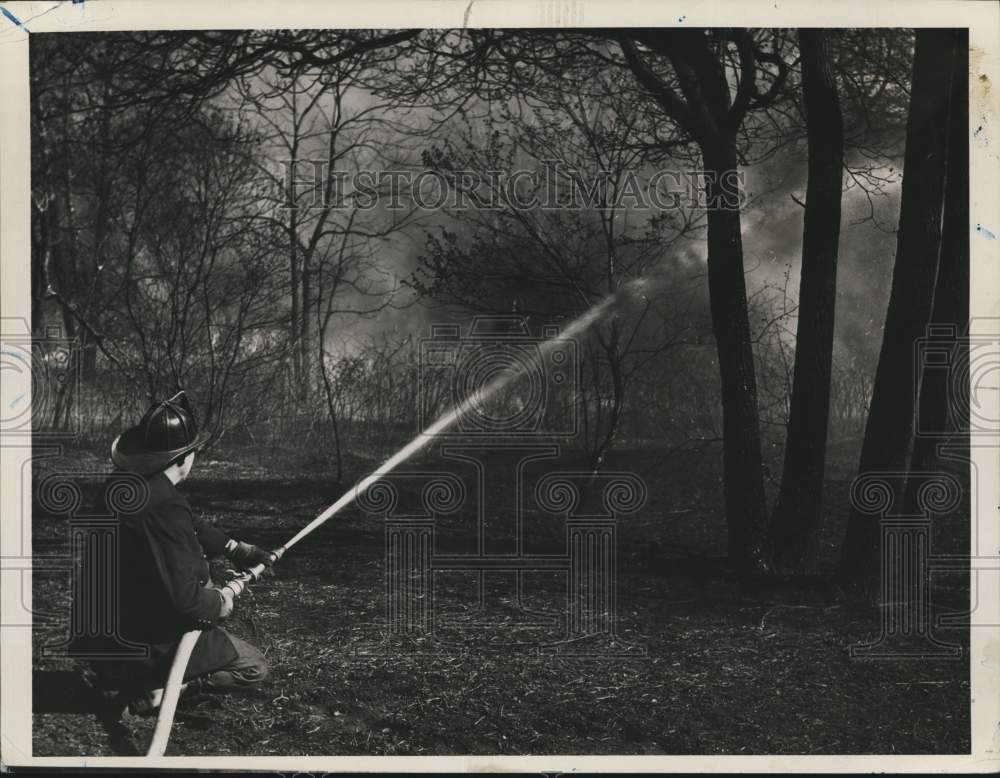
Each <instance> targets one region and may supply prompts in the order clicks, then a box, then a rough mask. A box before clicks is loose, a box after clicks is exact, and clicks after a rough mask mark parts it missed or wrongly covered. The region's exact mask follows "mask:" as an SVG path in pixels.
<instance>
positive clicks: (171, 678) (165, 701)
mask: <svg viewBox="0 0 1000 778" xmlns="http://www.w3.org/2000/svg"><path fill="white" fill-rule="evenodd" d="M417 441H419V442H420V443H421V445H420V446H416V447H414V448H411V447H409V446H407V447H406V448H404V449H402V450H401V451H400V452H399V453H397V454H396V455H395V456H394V457H392V458H391V459H390V460H389V461H387V462H386V463H385V464H384V465H383V466H382V467H381V468H380V469H379V470H378V471H377V472H375V473H372V474H371V475H369V476H367V477H366V478H364V479H363V480H362V481H361V482H359V483H358V485H357V486H356V487H355V488H353V489H351V490H349V491H347V492H345V493H344V494H343V495H342V496H341V498H340V499H339V500H337V502H335V503H334V504H333V505H331V506H330V507H329V508H327V509H326V510H325V511H323V512H322V513H321V514H320V515H319V516H317V517H316V518H315V519H313V520H312V521H311V522H309V523H308V524H307V525H306V526H305V527H303V528H302V529H301V530H299V531H298V533H297V534H296V535H295V536H294V537H293V538H292V539H291V540H289V541H288V542H287V543H285V545H283V546H281V547H280V548H277V549H275V550H274V551H272V552H271V556H272V559H273V562H277V561H278V560H279V559H281V557H283V556H284V555H285V552H286V551H288V549H290V548H291V547H292V546H294V545H295V544H296V543H298V542H299V541H300V540H302V538H304V537H305V536H306V535H308V534H309V533H310V532H312V531H313V530H314V529H316V528H317V527H318V526H320V525H321V524H323V523H324V522H325V521H326V520H327V519H329V518H330V517H332V516H333V515H334V514H336V513H339V512H340V511H341V510H343V509H344V508H345V507H347V506H348V505H350V504H351V503H352V502H354V500H355V499H356V498H357V497H358V495H359V494H361V493H362V492H364V491H365V490H367V489H368V487H369V486H371V485H372V484H373V483H375V482H376V481H377V480H378V479H379V478H381V477H382V476H383V475H384V474H385V473H387V472H389V471H390V470H392V469H393V468H395V467H396V465H398V464H399V463H400V462H402V461H403V460H404V459H406V458H407V457H408V456H410V455H411V454H412V453H413V452H414V451H415V450H417V449H418V448H423V446H424V445H426V442H425V441H423V440H420V439H419V438H418V439H417ZM403 454H405V455H406V456H402V455H403ZM265 568H266V565H264V563H263V562H262V563H260V564H257V565H254V566H253V567H251V568H250V569H249V570H245V571H244V572H243V573H241V574H240V575H238V576H236V577H235V578H233V579H231V580H230V581H228V582H227V583H226V586H225V587H223V588H226V587H228V588H229V589H230V590H231V591H232V592H233V599H236V598H237V597H239V596H240V595H241V594H242V593H243V592H244V590H245V589H246V588H247V586H248V585H249V584H250V582H251V581H256V580H257V579H258V578H260V576H261V575H262V574H263V573H264V570H265ZM200 636H201V630H200V629H193V630H191V631H190V632H185V633H184V635H183V636H182V637H181V639H180V642H179V643H178V644H177V650H176V651H175V652H174V658H173V661H172V662H171V664H170V672H169V674H168V675H167V682H166V684H164V687H163V698H162V700H161V701H160V710H159V713H158V714H157V718H156V728H155V729H154V730H153V740H152V741H151V742H150V744H149V750H148V751H147V752H146V756H163V754H164V752H165V751H166V750H167V741H168V740H170V729H171V727H172V726H173V723H174V713H176V711H177V701H178V700H179V699H180V696H181V687H182V686H183V685H184V673H185V671H186V670H187V666H188V662H189V661H190V659H191V654H192V653H193V652H194V647H195V644H197V642H198V638H199V637H200Z"/></svg>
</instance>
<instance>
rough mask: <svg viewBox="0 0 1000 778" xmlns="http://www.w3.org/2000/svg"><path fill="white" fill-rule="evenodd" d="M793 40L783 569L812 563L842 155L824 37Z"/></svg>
mask: <svg viewBox="0 0 1000 778" xmlns="http://www.w3.org/2000/svg"><path fill="white" fill-rule="evenodd" d="M799 42H800V49H801V52H802V94H803V100H804V102H805V110H806V129H807V134H808V142H809V182H808V185H807V188H806V208H805V218H804V224H803V229H802V279H801V281H800V285H799V322H798V330H797V332H796V336H795V372H794V377H793V380H792V397H791V410H790V413H789V420H788V439H787V441H786V444H785V462H784V471H783V473H782V478H781V490H780V493H779V496H778V502H777V505H776V506H775V510H774V517H773V519H772V524H771V543H772V547H773V549H774V557H775V563H776V564H777V565H778V566H779V567H781V568H786V569H787V568H793V569H795V568H803V567H806V566H808V565H810V564H811V563H812V560H813V556H814V552H815V536H816V530H817V528H818V526H819V523H820V514H821V510H822V505H823V473H824V469H825V465H826V440H827V429H828V427H829V417H830V375H831V365H832V362H833V322H834V310H835V307H836V301H837V249H838V243H839V241H840V203H841V193H842V181H843V172H842V169H841V166H842V164H843V156H844V142H843V122H842V118H841V113H840V99H839V96H838V94H837V81H836V79H835V78H834V75H833V72H832V69H831V65H830V55H829V45H828V42H827V34H826V33H825V32H824V31H822V30H817V29H812V30H801V31H800V32H799Z"/></svg>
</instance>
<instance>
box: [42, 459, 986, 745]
mask: <svg viewBox="0 0 1000 778" xmlns="http://www.w3.org/2000/svg"><path fill="white" fill-rule="evenodd" d="M274 462H275V464H274V466H269V465H268V463H252V464H251V463H247V462H244V461H242V460H240V459H239V458H238V457H237V456H236V455H226V454H224V453H215V454H213V453H211V452H209V453H207V454H206V455H205V457H204V458H203V459H202V460H201V461H200V462H199V463H198V464H197V466H196V469H195V472H194V474H193V475H192V477H191V479H190V480H189V481H188V482H186V483H185V484H184V485H183V487H182V488H183V490H184V491H185V492H186V493H187V494H188V496H189V499H190V500H191V503H192V505H193V506H194V508H195V510H197V511H201V512H202V513H203V514H204V515H206V516H207V517H208V518H209V519H210V520H212V521H213V522H216V523H217V524H218V525H220V526H223V527H225V528H226V529H227V530H229V531H230V532H231V533H232V534H233V535H235V536H236V537H239V538H242V539H245V540H248V541H251V542H255V543H258V544H261V545H263V546H266V547H276V546H278V545H280V544H281V543H282V542H284V541H286V540H287V539H288V538H289V537H290V536H291V535H292V534H294V532H295V531H296V530H297V529H299V528H300V527H302V526H303V525H305V524H306V523H307V522H308V521H309V520H310V519H311V518H313V517H314V516H315V515H316V514H317V513H318V512H319V511H320V510H322V509H323V508H325V507H326V506H327V505H328V504H329V503H331V502H333V501H334V500H335V499H336V498H337V497H338V496H340V494H341V493H342V492H343V491H344V489H345V488H348V487H349V486H350V484H351V483H352V482H353V480H354V479H355V478H357V477H359V476H361V475H363V474H364V472H365V467H366V466H367V467H371V466H372V465H374V464H375V462H370V463H368V462H365V461H362V460H358V461H356V462H353V463H351V467H350V468H349V469H350V471H351V472H350V476H351V477H350V478H348V479H345V483H344V484H343V485H338V484H336V483H332V482H331V480H330V479H329V478H325V477H323V475H322V473H321V472H319V471H316V472H312V473H310V474H309V475H307V476H306V475H302V474H301V472H299V473H295V472H294V470H295V468H294V467H292V466H290V465H289V464H288V462H287V461H285V462H281V460H274ZM279 462H280V464H278V463H279ZM419 464H420V466H421V467H424V468H435V467H437V466H439V465H440V461H439V460H438V458H437V453H436V452H431V453H429V454H428V455H427V456H426V457H425V458H424V460H423V461H422V462H421V463H419ZM282 465H284V466H282ZM554 466H555V465H553V464H552V463H548V464H547V467H549V468H551V467H554ZM558 466H562V463H559V464H558ZM104 467H105V463H104V462H103V461H102V460H101V459H100V457H99V456H97V455H96V454H94V453H93V452H90V451H82V450H81V451H75V450H74V451H71V452H69V453H68V454H66V455H65V456H64V457H62V458H56V459H49V460H45V461H42V462H39V463H38V464H37V466H36V468H35V473H34V479H35V482H36V483H38V482H39V481H40V480H41V479H43V478H44V477H45V475H46V474H47V473H49V472H80V473H83V472H95V471H100V470H101V469H103V468H104ZM612 469H617V470H629V471H634V472H636V473H638V474H639V475H641V476H642V477H643V478H644V480H645V482H646V484H647V485H648V489H649V494H648V499H647V502H646V505H645V507H643V508H642V509H641V510H640V511H638V512H637V513H635V514H634V515H629V516H623V517H621V518H620V519H619V522H618V558H617V563H618V565H617V585H618V590H617V606H618V610H617V624H616V628H615V634H613V635H611V636H605V637H603V638H601V639H599V640H597V641H596V642H595V643H594V644H593V645H591V646H589V647H587V646H585V649H586V650H584V651H576V652H574V651H572V650H570V651H564V650H559V651H556V652H555V653H554V654H552V653H551V652H548V651H546V650H545V649H544V647H545V646H552V645H553V644H558V645H565V644H560V643H559V640H560V637H561V636H562V635H563V634H564V632H563V631H562V630H563V621H562V619H561V615H560V612H559V608H560V605H559V600H558V597H557V596H556V593H557V592H558V591H561V590H560V587H563V586H564V585H565V582H564V581H562V579H560V578H559V575H560V574H559V573H540V574H538V575H536V576H530V575H529V576H526V579H525V581H526V583H525V590H526V594H525V597H526V600H525V601H526V602H528V601H532V600H531V598H535V600H534V602H536V604H537V607H536V608H535V609H534V610H533V611H532V613H530V614H526V613H525V611H524V609H523V608H518V607H517V602H516V582H515V581H514V579H513V578H512V576H511V575H510V574H501V573H496V574H492V575H488V576H487V583H486V585H485V588H484V590H483V591H484V595H483V599H482V600H481V601H480V600H478V599H477V596H474V595H473V594H471V592H473V591H474V590H476V587H475V585H474V584H475V579H474V578H470V577H469V575H470V574H467V573H465V574H463V573H447V574H443V575H442V577H441V579H440V581H439V582H438V585H436V587H435V590H434V592H433V596H434V608H435V611H434V613H435V624H437V632H436V633H435V634H436V636H437V638H438V639H437V640H435V639H431V638H419V639H414V640H403V639H400V638H398V637H396V636H393V635H391V634H389V633H388V631H387V621H386V595H385V569H384V564H385V547H386V540H385V527H384V526H383V523H382V522H381V520H379V519H378V518H376V517H372V516H368V515H366V514H364V513H363V512H362V511H360V510H358V509H357V508H351V509H349V510H347V511H345V512H344V513H343V514H342V515H340V516H338V517H337V518H335V519H333V520H331V521H330V522H329V523H328V524H327V525H325V526H324V527H322V528H321V529H319V530H317V531H316V532H315V533H314V534H313V535H311V536H310V537H309V538H307V539H306V540H304V541H303V542H302V543H301V544H300V545H298V546H296V547H295V548H294V549H293V550H292V551H290V552H289V553H288V555H287V556H286V557H285V558H284V559H283V560H282V561H281V562H280V563H279V565H278V566H277V569H276V574H275V575H274V576H273V577H270V578H267V579H265V580H263V581H261V582H258V583H257V584H256V585H254V586H253V587H252V589H251V590H250V592H249V593H248V594H247V595H244V597H242V598H241V599H240V600H239V602H238V603H237V607H236V612H235V614H234V616H233V618H232V619H231V620H230V621H229V623H228V628H229V629H230V630H231V631H232V632H234V633H235V634H237V635H239V636H241V637H243V638H244V639H246V640H249V641H250V642H252V643H254V644H255V645H257V646H259V647H260V648H261V650H262V651H264V652H265V654H266V656H267V658H268V661H269V663H270V665H271V668H272V672H273V679H272V682H271V683H270V684H269V685H268V686H267V688H264V689H260V690H257V691H255V692H252V693H250V694H248V695H243V696H236V695H230V696H217V697H211V698H209V699H205V700H201V701H200V702H198V704H196V705H194V706H193V707H192V706H187V707H184V708H182V710H181V711H180V713H179V714H178V717H177V721H176V723H175V725H174V730H173V734H172V738H171V741H170V745H169V748H168V751H167V753H168V754H174V755H181V754H183V755H227V754H228V755H231V754H252V755H290V754H335V755H337V754H372V755H421V754H432V755H433V754H462V753H465V754H565V753H577V754H615V753H618V754H700V753H704V754H750V753H762V754H821V753H830V754H865V753H885V754H893V753H896V754H921V753H927V754H931V753H966V752H968V751H969V748H970V742H969V727H970V721H969V694H970V690H969V683H968V677H969V663H968V660H967V658H964V657H965V653H964V652H963V658H961V659H950V660H943V659H923V660H899V659H893V660H871V659H867V660H860V659H852V658H851V657H850V656H849V653H848V647H849V646H850V645H852V644H856V643H864V642H871V641H873V640H874V639H875V638H877V636H878V634H879V614H878V612H877V611H875V610H872V609H866V608H859V607H857V606H851V605H849V604H848V603H846V602H844V601H842V600H841V599H840V598H838V597H837V595H836V592H834V591H833V590H832V589H831V587H830V586H829V585H828V583H827V576H826V575H824V574H820V575H817V576H815V577H808V578H796V579H782V580H778V581H772V582H768V583H766V584H764V583H758V584H753V585H750V584H747V583H745V582H740V581H739V580H738V579H737V578H736V576H735V575H734V574H733V573H732V572H731V571H730V570H729V569H728V568H727V567H726V565H725V563H724V559H723V555H724V553H725V525H724V521H723V517H722V513H721V483H720V480H719V477H718V472H719V462H718V452H717V451H711V450H709V451H703V452H695V453H690V452H689V453H685V454H675V455H672V456H671V457H666V456H663V455H659V454H657V453H656V452H650V451H641V452H639V451H634V452H628V451H626V452H624V453H621V454H619V455H618V456H617V459H616V461H615V462H614V463H612ZM830 470H831V473H832V475H833V477H832V478H831V480H830V482H829V495H828V499H827V505H828V506H829V507H828V512H829V515H828V516H827V517H826V521H825V529H824V533H823V537H822V548H823V559H822V566H823V567H822V571H821V572H822V573H828V572H829V570H830V569H831V565H832V563H833V561H834V559H835V555H836V550H837V545H838V542H839V539H840V538H841V537H842V532H843V525H844V521H845V519H846V505H847V488H848V485H849V482H850V478H851V476H852V472H851V461H850V459H849V458H846V457H845V458H844V459H843V461H838V460H836V459H835V460H834V462H832V463H831V467H830ZM465 472H466V475H468V473H467V471H465ZM468 482H469V484H470V486H469V488H470V490H471V489H475V484H474V482H472V481H471V480H469V481H468ZM80 483H81V484H82V485H83V492H84V498H85V502H84V504H85V505H86V504H87V501H88V500H90V499H92V496H93V493H94V491H95V489H96V486H97V484H98V483H99V478H97V477H92V476H83V477H81V478H80ZM487 491H488V494H487V495H486V496H487V499H486V500H485V501H484V504H485V510H486V516H485V517H484V526H485V527H486V528H487V530H488V531H489V532H490V534H491V537H493V538H494V539H496V542H498V543H501V544H502V543H503V542H505V539H506V540H510V539H511V538H512V537H513V534H514V532H515V530H514V529H513V524H512V523H511V521H510V515H511V514H512V512H513V503H514V499H515V495H514V490H513V489H512V488H511V487H510V485H509V484H504V483H499V484H488V485H487ZM950 521H951V520H948V521H944V522H942V523H941V525H940V527H938V528H937V534H936V535H935V542H939V538H938V536H939V535H940V536H941V537H942V538H944V541H941V542H947V541H948V540H949V539H950V540H952V541H954V542H955V547H956V548H961V547H962V545H961V544H962V540H961V538H962V534H961V530H960V529H958V528H959V527H961V524H962V522H961V518H960V517H955V520H954V521H953V522H951V523H950V524H949V522H950ZM67 526H68V525H67V516H65V515H53V514H50V513H46V512H45V511H44V510H42V509H41V507H40V506H39V505H38V504H37V503H36V505H35V511H34V520H33V526H32V537H33V544H34V553H35V555H36V556H45V555H52V556H60V555H65V554H66V553H67V550H68V540H67V539H68V532H67ZM475 529H476V522H475V511H474V508H463V509H460V510H459V511H458V512H457V513H456V514H455V515H453V516H451V517H449V518H448V519H447V520H445V519H442V520H441V524H440V538H439V542H440V543H441V544H442V545H441V547H442V548H444V549H445V550H453V551H460V550H462V549H464V548H465V547H466V546H467V545H468V544H469V543H470V542H472V541H473V539H474V536H475ZM524 532H525V541H524V542H525V544H526V546H530V547H531V549H532V550H533V552H534V553H550V554H559V553H561V551H562V549H563V548H564V547H565V527H564V525H563V520H562V519H561V518H560V517H558V516H552V515H547V514H546V515H543V514H541V513H538V512H532V511H528V512H527V513H526V514H525V531H524ZM217 572H219V573H221V566H219V568H218V571H217ZM463 576H464V577H463ZM69 581H70V576H69V574H68V573H67V572H66V571H65V570H54V571H52V572H49V573H41V572H36V573H35V576H34V607H35V611H36V614H37V615H36V629H35V633H34V643H35V665H34V676H33V688H34V700H33V709H34V717H33V722H34V734H33V736H34V748H35V754H36V755H38V756H42V755H59V756H73V755H111V754H129V753H145V749H146V746H147V744H148V742H149V737H150V734H151V732H152V727H153V720H152V719H139V718H134V717H128V718H127V719H126V720H124V721H122V722H114V721H110V720H108V719H107V718H106V717H101V716H99V715H97V714H95V704H94V700H93V697H92V694H91V692H90V691H89V690H88V688H87V686H86V685H85V683H84V676H83V673H82V672H81V669H80V667H79V666H78V664H77V663H76V662H75V660H73V659H70V658H66V657H60V656H43V655H42V647H43V646H46V645H52V644H57V643H58V642H59V641H60V639H62V638H63V637H64V636H65V635H66V634H67V629H68V625H67V615H68V608H69V599H70V593H69ZM529 590H530V591H529ZM963 591H964V590H963V589H962V586H961V582H959V583H958V584H955V585H951V586H950V588H949V585H948V582H944V584H943V585H942V588H940V590H939V591H936V593H935V596H936V598H937V600H938V601H939V602H940V603H942V604H943V606H945V607H946V609H948V608H950V609H951V610H957V609H958V608H959V607H960V605H961V602H962V593H963ZM539 613H541V614H543V616H544V615H545V614H547V617H539V616H538V614H539ZM532 614H534V615H532ZM438 622H440V623H438ZM938 635H939V637H941V638H942V639H945V640H949V641H952V642H955V643H958V644H962V645H964V646H967V645H968V640H967V634H964V633H963V632H962V631H961V630H953V631H947V632H946V631H938ZM540 647H541V648H540ZM574 653H576V654H583V655H574Z"/></svg>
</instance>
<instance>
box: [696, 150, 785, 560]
mask: <svg viewBox="0 0 1000 778" xmlns="http://www.w3.org/2000/svg"><path fill="white" fill-rule="evenodd" d="M705 168H706V171H705V172H706V174H707V175H706V190H705V193H706V196H707V198H708V204H709V207H708V286H709V293H710V297H711V311H712V329H713V330H714V332H715V341H716V348H717V350H718V355H719V376H720V381H721V388H722V430H723V431H722V436H723V478H724V483H725V507H726V521H727V527H728V533H729V559H730V561H731V562H732V563H733V564H734V565H736V566H737V567H739V568H741V569H744V570H756V571H764V570H767V569H768V568H769V567H770V561H769V559H768V557H767V555H766V552H765V548H764V546H765V540H766V531H767V508H766V504H765V497H764V473H763V469H762V467H761V454H760V419H759V416H758V412H757V381H756V378H755V375H754V362H753V350H752V348H751V341H750V321H749V317H748V313H747V292H746V282H745V279H744V275H743V241H742V236H741V232H740V231H741V227H740V212H739V209H738V208H737V207H732V205H733V203H731V202H730V201H731V199H732V194H731V191H730V192H728V193H727V191H726V190H725V189H724V184H723V182H724V181H727V180H728V181H729V183H730V184H731V183H732V181H733V178H732V176H733V174H734V173H735V171H736V170H737V161H736V154H735V152H734V151H733V152H731V153H729V152H725V153H722V154H719V155H717V156H716V155H710V154H708V153H706V154H705Z"/></svg>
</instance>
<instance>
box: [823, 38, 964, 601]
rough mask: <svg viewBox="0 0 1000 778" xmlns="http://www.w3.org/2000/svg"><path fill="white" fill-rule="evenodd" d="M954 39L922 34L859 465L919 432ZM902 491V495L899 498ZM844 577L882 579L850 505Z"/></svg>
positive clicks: (869, 590) (878, 461)
mask: <svg viewBox="0 0 1000 778" xmlns="http://www.w3.org/2000/svg"><path fill="white" fill-rule="evenodd" d="M954 60H955V41H954V37H953V35H952V33H950V32H948V31H944V30H932V29H921V30H918V32H917V35H916V47H915V53H914V63H913V82H912V87H911V98H910V114H909V117H908V120H907V127H906V155H905V158H904V163H903V188H902V202H901V204H900V216H899V235H898V238H897V244H896V262H895V266H894V268H893V276H892V290H891V292H890V296H889V307H888V311H887V313H886V320H885V331H884V334H883V336H882V348H881V351H880V352H879V362H878V368H877V370H876V373H875V386H874V389H873V390H872V400H871V407H870V409H869V411H868V422H867V425H866V426H865V439H864V443H863V444H862V449H861V460H860V464H859V467H858V470H859V473H861V474H871V473H893V474H902V473H905V472H906V470H907V458H908V454H909V450H910V442H911V439H912V435H913V417H914V410H915V404H916V403H915V390H916V388H917V387H916V382H915V380H914V364H913V349H914V344H915V342H916V341H917V339H918V338H920V337H921V336H923V335H924V332H925V328H926V326H927V323H928V321H929V320H930V313H931V302H932V297H933V291H934V281H935V274H936V272H937V264H938V254H939V251H940V248H941V212H942V205H943V202H944V176H945V165H946V158H947V133H948V114H949V98H950V90H951V79H952V74H953V72H954V64H955V63H954ZM901 497H902V495H897V498H896V499H897V501H898V500H899V499H900V498H901ZM839 573H840V579H841V582H842V583H843V584H844V585H845V586H846V587H848V588H851V589H854V590H856V591H857V592H858V593H860V594H862V595H864V596H865V597H866V598H867V599H869V600H874V599H875V597H876V596H877V592H878V585H879V573H880V570H879V520H878V518H877V517H874V516H870V515H866V514H864V513H862V512H860V511H858V510H856V509H855V510H852V512H851V516H850V519H849V521H848V527H847V534H846V536H845V538H844V543H843V547H842V550H841V559H840V570H839Z"/></svg>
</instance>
